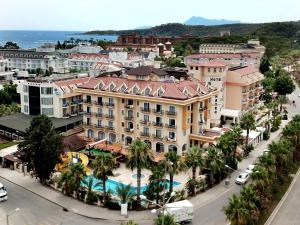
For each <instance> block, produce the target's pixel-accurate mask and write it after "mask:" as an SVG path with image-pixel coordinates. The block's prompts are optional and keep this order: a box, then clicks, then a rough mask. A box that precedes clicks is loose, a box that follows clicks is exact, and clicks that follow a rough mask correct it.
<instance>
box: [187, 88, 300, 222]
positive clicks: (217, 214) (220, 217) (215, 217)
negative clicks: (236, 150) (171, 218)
mask: <svg viewBox="0 0 300 225" xmlns="http://www.w3.org/2000/svg"><path fill="white" fill-rule="evenodd" d="M299 94H300V90H299V88H298V86H296V90H295V91H294V92H293V93H292V94H291V95H289V96H288V98H289V100H290V101H291V102H292V101H295V105H288V106H287V110H288V113H289V117H291V116H294V115H296V114H300V97H299V96H298V95H299ZM265 148H267V145H266V144H265V143H264V142H262V143H261V144H260V145H259V146H258V151H257V152H256V153H250V156H249V157H248V158H247V159H244V160H243V161H242V162H241V163H239V169H238V172H234V173H232V175H231V182H234V179H235V178H236V177H237V176H238V174H239V173H240V172H242V171H244V170H245V169H246V168H247V166H248V165H249V164H251V163H253V162H254V161H255V159H256V158H257V157H258V156H259V155H260V154H261V152H262V150H263V149H265ZM299 183H300V181H299ZM299 185H300V184H299ZM240 189H241V186H240V185H233V186H231V187H230V188H228V190H227V191H226V192H224V193H223V194H221V195H219V196H217V197H216V198H215V199H214V200H212V201H210V202H209V203H207V204H206V205H204V206H202V207H200V208H198V209H196V210H195V212H194V220H193V222H192V224H193V225H224V224H228V221H226V217H225V214H224V211H223V207H224V205H226V204H227V203H228V199H229V198H230V197H231V196H232V195H233V194H234V193H239V192H240ZM295 190H296V189H295ZM296 202H297V201H296ZM296 202H294V203H291V204H290V207H293V205H295V204H296ZM298 205H300V204H298ZM297 209H298V208H297ZM280 216H282V215H280ZM298 222H299V221H298ZM278 224H280V223H278ZM299 224H300V222H299Z"/></svg>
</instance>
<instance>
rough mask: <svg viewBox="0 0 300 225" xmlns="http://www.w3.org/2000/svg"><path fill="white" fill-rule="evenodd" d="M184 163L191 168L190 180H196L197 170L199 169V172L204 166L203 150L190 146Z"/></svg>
mask: <svg viewBox="0 0 300 225" xmlns="http://www.w3.org/2000/svg"><path fill="white" fill-rule="evenodd" d="M185 163H186V165H187V166H188V167H190V168H192V179H193V180H196V171H197V168H198V167H199V169H200V171H201V170H202V167H203V166H204V156H203V149H201V148H199V147H198V146H192V147H191V148H190V149H189V150H188V152H187V154H186V156H185Z"/></svg>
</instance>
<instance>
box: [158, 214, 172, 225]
mask: <svg viewBox="0 0 300 225" xmlns="http://www.w3.org/2000/svg"><path fill="white" fill-rule="evenodd" d="M154 224H155V225H177V223H175V220H174V217H173V216H172V215H170V214H166V215H162V214H161V215H159V216H158V217H157V218H156V219H155V220H154Z"/></svg>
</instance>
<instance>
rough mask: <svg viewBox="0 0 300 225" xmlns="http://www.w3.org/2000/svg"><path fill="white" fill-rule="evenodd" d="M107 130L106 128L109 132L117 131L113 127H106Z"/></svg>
mask: <svg viewBox="0 0 300 225" xmlns="http://www.w3.org/2000/svg"><path fill="white" fill-rule="evenodd" d="M105 128H106V129H107V130H109V131H114V130H115V128H114V127H112V126H106V127H105Z"/></svg>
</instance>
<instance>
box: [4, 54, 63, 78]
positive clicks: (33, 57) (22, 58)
mask: <svg viewBox="0 0 300 225" xmlns="http://www.w3.org/2000/svg"><path fill="white" fill-rule="evenodd" d="M0 56H2V57H3V58H4V59H6V60H7V62H6V65H5V67H7V69H8V70H14V69H18V70H22V71H26V70H31V69H38V68H40V69H42V70H49V69H50V68H52V69H53V72H57V73H64V72H65V69H66V68H67V67H68V63H67V60H66V59H65V58H62V57H59V56H58V55H56V54H54V53H49V52H37V51H34V50H11V49H9V50H7V49H1V50H0Z"/></svg>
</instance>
